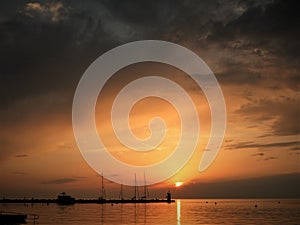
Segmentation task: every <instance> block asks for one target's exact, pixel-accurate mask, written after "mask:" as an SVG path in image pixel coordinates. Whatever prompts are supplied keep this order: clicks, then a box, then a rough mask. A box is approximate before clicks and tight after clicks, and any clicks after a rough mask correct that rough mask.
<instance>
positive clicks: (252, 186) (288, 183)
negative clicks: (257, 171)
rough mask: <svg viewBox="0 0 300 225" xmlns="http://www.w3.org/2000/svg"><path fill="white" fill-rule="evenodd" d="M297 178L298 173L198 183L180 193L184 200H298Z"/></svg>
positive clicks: (299, 188)
mask: <svg viewBox="0 0 300 225" xmlns="http://www.w3.org/2000/svg"><path fill="white" fill-rule="evenodd" d="M299 176H300V175H299V173H295V174H281V175H274V176H267V177H260V178H249V179H239V180H232V181H222V182H211V183H202V182H199V183H195V184H191V185H189V186H187V187H184V189H183V190H181V192H182V193H183V192H184V196H185V197H186V198H299V196H300V193H299V190H300V179H299V178H300V177H299ZM241 190H243V191H241Z"/></svg>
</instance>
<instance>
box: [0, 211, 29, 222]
mask: <svg viewBox="0 0 300 225" xmlns="http://www.w3.org/2000/svg"><path fill="white" fill-rule="evenodd" d="M26 219H27V215H26V214H21V213H13V212H0V224H25V223H26Z"/></svg>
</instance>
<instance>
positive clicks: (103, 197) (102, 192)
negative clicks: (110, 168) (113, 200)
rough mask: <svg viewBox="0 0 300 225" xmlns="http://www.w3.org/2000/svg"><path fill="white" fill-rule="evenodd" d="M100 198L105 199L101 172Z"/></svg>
mask: <svg viewBox="0 0 300 225" xmlns="http://www.w3.org/2000/svg"><path fill="white" fill-rule="evenodd" d="M101 194H102V196H101V198H102V199H105V189H104V181H103V172H102V179H101Z"/></svg>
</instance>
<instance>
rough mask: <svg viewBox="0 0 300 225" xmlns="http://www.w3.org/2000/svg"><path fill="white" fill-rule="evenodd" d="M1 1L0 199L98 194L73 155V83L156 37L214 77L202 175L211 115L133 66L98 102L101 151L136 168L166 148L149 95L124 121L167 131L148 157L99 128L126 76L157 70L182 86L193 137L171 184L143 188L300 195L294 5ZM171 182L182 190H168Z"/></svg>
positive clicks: (109, 187)
mask: <svg viewBox="0 0 300 225" xmlns="http://www.w3.org/2000/svg"><path fill="white" fill-rule="evenodd" d="M0 4H1V7H0V52H1V54H0V95H1V99H0V125H1V129H0V180H1V182H0V196H6V197H22V198H23V197H24V196H27V197H55V196H56V195H57V194H58V193H60V192H62V191H66V192H67V193H70V194H72V195H74V196H75V197H98V196H99V195H100V184H101V178H100V176H99V175H98V174H97V173H96V172H95V171H94V170H93V169H92V168H91V167H90V166H89V165H88V164H87V163H86V161H85V160H84V159H83V157H82V156H81V154H80V151H79V149H78V147H77V145H76V142H75V138H74V134H73V128H72V102H73V97H74V93H75V90H76V87H77V85H78V83H79V80H80V78H81V77H82V75H83V73H84V72H85V70H86V69H87V68H88V67H89V65H90V64H91V63H92V62H93V61H94V60H95V59H97V58H98V57H99V56H100V55H102V54H103V53H105V52H107V51H109V50H110V49H112V48H114V47H117V46H119V45H122V44H125V43H129V42H132V41H138V40H163V41H169V42H173V43H176V44H179V45H182V46H184V47H186V48H188V49H190V50H192V51H193V52H195V53H196V54H198V55H199V56H200V57H201V58H202V59H203V60H204V61H205V62H206V63H207V65H208V66H209V67H210V68H211V70H212V71H213V73H214V75H215V76H216V78H217V80H218V81H219V84H220V86H221V88H222V91H223V95H224V98H225V102H226V110H227V129H226V134H225V138H224V142H223V144H222V147H221V149H220V152H219V154H218V156H217V158H216V159H215V161H214V162H213V164H212V165H211V166H210V167H209V168H208V169H207V170H205V171H204V172H199V171H198V170H197V168H198V163H199V159H200V158H201V155H203V152H204V151H207V150H209V149H205V146H206V143H207V140H208V137H209V129H210V113H209V107H208V106H207V102H205V98H204V97H203V93H201V90H198V89H197V88H196V87H195V84H194V83H193V82H192V81H191V80H190V79H189V78H188V77H186V75H185V74H184V73H183V72H182V71H180V70H177V69H176V68H171V67H170V66H169V67H168V66H166V65H165V66H163V65H160V64H158V63H156V64H155V63H152V64H151V63H144V64H136V65H132V66H129V67H127V68H124V69H123V70H121V71H119V72H118V73H116V74H115V75H114V76H113V77H112V78H111V79H110V80H109V82H108V83H107V85H106V86H105V87H104V89H103V91H102V92H101V93H100V95H99V97H98V102H97V106H96V114H95V119H96V123H97V129H98V133H99V135H102V136H103V137H106V138H104V139H105V140H106V142H105V145H106V146H107V147H108V148H109V149H111V154H113V155H114V156H115V157H117V158H118V159H120V160H123V161H124V162H127V163H131V164H134V165H145V164H151V163H155V162H157V161H160V160H162V159H164V158H165V157H166V156H167V155H169V154H170V153H171V152H172V149H173V148H174V146H175V145H176V140H177V139H178V132H179V130H180V125H179V124H180V123H179V119H178V115H177V113H176V111H175V110H174V108H172V107H171V106H170V105H169V104H168V103H166V102H164V101H162V100H160V99H145V100H143V101H140V102H139V103H138V104H137V105H136V106H135V108H133V110H132V118H131V120H130V123H131V126H132V130H133V133H134V134H135V135H137V136H139V137H141V138H145V137H147V135H149V130H147V129H146V127H147V125H148V121H149V119H151V118H152V117H153V116H156V115H159V116H161V117H162V118H165V122H166V125H167V127H168V128H169V129H168V133H167V136H166V141H165V142H164V143H163V144H162V146H161V148H160V150H159V151H154V152H151V153H146V154H144V155H143V154H138V153H135V152H130V150H128V149H126V148H124V147H122V146H120V145H119V142H118V141H117V140H116V139H115V138H114V137H113V133H112V132H113V130H112V129H111V124H110V123H109V112H110V107H111V104H112V99H113V97H114V96H115V95H116V93H117V92H118V91H119V90H120V89H121V88H122V87H123V86H124V85H126V84H127V83H129V82H130V81H133V80H134V79H136V78H139V77H141V76H146V75H147V76H149V75H152V74H156V75H160V76H164V77H166V78H169V79H172V80H173V81H176V82H177V83H179V84H180V85H181V86H182V87H184V88H185V89H186V90H187V91H188V93H189V95H190V96H191V98H192V99H193V100H194V102H195V104H196V108H197V110H198V112H199V119H200V121H201V129H203V131H202V133H201V136H200V138H199V144H198V146H197V149H196V151H195V154H194V155H193V157H192V158H191V160H190V162H189V163H188V164H187V165H186V166H185V167H184V168H183V169H182V171H180V172H179V173H178V174H176V175H175V176H174V177H171V178H170V179H169V180H167V181H165V182H163V183H160V184H157V185H154V186H151V187H150V190H152V191H150V193H151V192H152V193H153V195H163V194H164V192H165V191H166V190H168V189H171V190H172V192H173V193H174V195H175V196H177V197H182V198H184V197H187V198H206V197H211V198H218V197H299V189H300V188H299V186H300V184H299V173H300V166H299V157H300V136H299V134H300V121H299V115H300V102H299V84H300V82H299V74H300V62H299V58H300V57H299V56H300V55H299V54H300V44H299V41H298V40H299V39H300V29H299V22H300V21H299V20H300V18H299V16H298V11H297V8H298V6H299V4H298V2H297V1H291V0H282V1H276V0H274V1H271V0H263V1H258V0H253V1H250V0H249V1H247V0H245V1H238V0H225V1H217V0H212V1H208V0H207V1H206V0H204V1H189V0H185V1H179V0H178V1H176V0H175V1H171V0H170V1H137V0H136V1H135V0H134V1H121V0H120V1H108V0H102V1H101V0H99V1H96V0H94V1H92V0H87V1H79V0H74V1H10V0H3V1H1V3H0ZM171 94H172V93H171ZM178 97H180V96H178ZM200 114H201V115H200ZM133 159H134V160H133ZM128 176H132V177H133V175H128ZM176 182H183V185H182V186H180V187H178V188H175V187H174V186H175V185H174V184H175V183H176ZM105 186H106V194H107V196H109V197H117V196H118V193H119V185H118V184H115V183H113V182H111V181H109V180H106V179H105ZM125 190H126V193H127V195H128V196H130V194H131V192H133V189H132V188H131V187H126V188H125ZM153 197H155V196H153Z"/></svg>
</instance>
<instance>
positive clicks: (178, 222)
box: [176, 200, 181, 225]
mask: <svg viewBox="0 0 300 225" xmlns="http://www.w3.org/2000/svg"><path fill="white" fill-rule="evenodd" d="M176 204H177V225H180V208H181V207H180V200H176Z"/></svg>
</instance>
